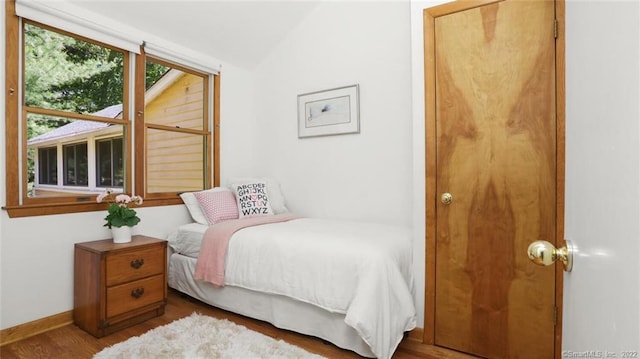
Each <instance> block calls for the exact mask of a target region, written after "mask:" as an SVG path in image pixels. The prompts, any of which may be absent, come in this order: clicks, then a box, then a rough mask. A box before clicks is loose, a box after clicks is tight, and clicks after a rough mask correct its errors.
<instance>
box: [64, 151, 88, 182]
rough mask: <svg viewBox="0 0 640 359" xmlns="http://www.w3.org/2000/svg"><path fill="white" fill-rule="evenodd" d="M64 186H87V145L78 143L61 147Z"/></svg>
mask: <svg viewBox="0 0 640 359" xmlns="http://www.w3.org/2000/svg"><path fill="white" fill-rule="evenodd" d="M62 152H63V153H64V157H63V168H64V184H65V185H66V186H87V184H88V183H89V177H88V176H87V171H88V163H87V144H86V143H79V144H75V145H66V146H63V147H62Z"/></svg>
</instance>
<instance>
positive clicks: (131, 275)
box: [106, 245, 166, 286]
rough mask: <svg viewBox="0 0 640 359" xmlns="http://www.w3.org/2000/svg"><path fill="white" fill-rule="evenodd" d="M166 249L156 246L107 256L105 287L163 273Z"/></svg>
mask: <svg viewBox="0 0 640 359" xmlns="http://www.w3.org/2000/svg"><path fill="white" fill-rule="evenodd" d="M165 255H166V249H165V248H164V247H163V246H160V245H157V246H154V247H152V248H147V249H143V250H138V251H135V252H124V253H117V254H114V255H108V256H107V260H106V262H107V278H106V279H107V283H106V285H107V286H112V285H116V284H120V283H123V282H128V281H131V280H136V279H139V278H144V277H148V276H150V275H154V274H160V273H164V268H163V267H164V265H165V264H164V263H165V258H164V257H165Z"/></svg>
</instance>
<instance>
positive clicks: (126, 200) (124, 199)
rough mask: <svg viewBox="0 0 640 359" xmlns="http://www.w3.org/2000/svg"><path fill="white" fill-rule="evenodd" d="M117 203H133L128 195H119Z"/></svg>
mask: <svg viewBox="0 0 640 359" xmlns="http://www.w3.org/2000/svg"><path fill="white" fill-rule="evenodd" d="M115 201H116V203H125V204H126V203H129V202H131V197H129V196H128V195H126V194H119V195H117V196H116V199H115Z"/></svg>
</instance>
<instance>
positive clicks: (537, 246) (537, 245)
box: [527, 241, 573, 272]
mask: <svg viewBox="0 0 640 359" xmlns="http://www.w3.org/2000/svg"><path fill="white" fill-rule="evenodd" d="M566 242H567V246H566V247H561V248H557V249H556V247H555V246H554V245H553V244H552V243H549V242H547V241H535V242H533V243H531V244H530V245H529V248H528V249H527V255H528V256H529V259H531V261H532V262H533V263H535V264H538V265H541V266H548V265H552V264H553V263H555V261H557V260H559V261H560V262H562V264H563V265H564V270H565V271H567V272H571V269H572V268H573V245H572V244H571V241H566Z"/></svg>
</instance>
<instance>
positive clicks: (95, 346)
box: [0, 290, 428, 359]
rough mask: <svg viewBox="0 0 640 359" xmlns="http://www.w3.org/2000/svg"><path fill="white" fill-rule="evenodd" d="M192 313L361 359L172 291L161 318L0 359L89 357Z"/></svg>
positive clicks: (28, 344)
mask: <svg viewBox="0 0 640 359" xmlns="http://www.w3.org/2000/svg"><path fill="white" fill-rule="evenodd" d="M193 312H198V313H201V314H205V315H210V316H212V317H215V318H220V319H222V318H225V319H228V320H231V321H233V322H235V323H237V324H240V325H243V326H245V327H247V328H249V329H252V330H255V331H257V332H260V333H262V334H265V335H268V336H270V337H273V338H276V339H282V340H284V341H286V342H288V343H290V344H293V345H297V346H299V347H301V348H304V349H305V350H307V351H310V352H313V353H316V354H319V355H322V356H325V357H327V358H361V357H360V356H359V355H357V354H355V353H353V352H351V351H347V350H342V349H340V348H338V347H336V346H334V345H332V344H327V343H325V342H323V341H322V340H320V339H317V338H314V337H309V336H305V335H301V334H297V333H294V332H290V331H286V330H281V329H278V328H276V327H274V326H273V325H271V324H269V323H266V322H262V321H258V320H254V319H250V318H247V317H243V316H240V315H237V314H234V313H230V312H227V311H223V310H221V309H218V308H214V307H212V306H209V305H207V304H204V303H202V302H200V301H197V300H195V299H193V298H190V297H186V296H183V295H181V294H179V293H178V292H176V291H174V290H169V296H168V303H167V306H166V308H165V314H164V315H163V316H161V317H157V318H153V319H150V320H147V321H146V322H143V323H140V324H138V325H135V326H133V327H130V328H127V329H124V330H121V331H119V332H116V333H114V334H112V335H108V336H106V337H103V338H100V339H97V338H95V337H93V336H91V335H90V334H88V333H86V332H84V331H83V330H81V329H80V328H78V327H76V326H75V325H67V326H64V327H62V328H58V329H54V330H51V331H49V332H46V333H42V334H39V335H36V336H33V337H31V338H27V339H23V340H21V341H18V342H15V343H11V344H7V345H4V346H2V347H0V358H2V359H12V358H25V359H26V358H28V359H34V358H56V359H57V358H70V359H71V358H73V359H81V358H91V357H92V356H93V355H94V354H95V353H97V352H99V351H100V350H102V348H105V347H108V346H111V345H113V344H116V343H119V342H122V341H124V340H126V339H128V338H129V337H132V336H137V335H141V334H143V333H145V332H147V331H148V330H150V329H153V328H155V327H158V326H161V325H164V324H168V323H170V322H172V321H174V320H176V319H179V318H182V317H186V316H188V315H190V314H191V313H193ZM425 357H428V356H426V355H422V354H420V345H419V344H418V343H413V342H412V340H411V339H405V341H404V342H403V343H402V345H401V348H400V349H398V350H397V351H396V353H395V355H394V356H393V358H394V359H414V358H425Z"/></svg>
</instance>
